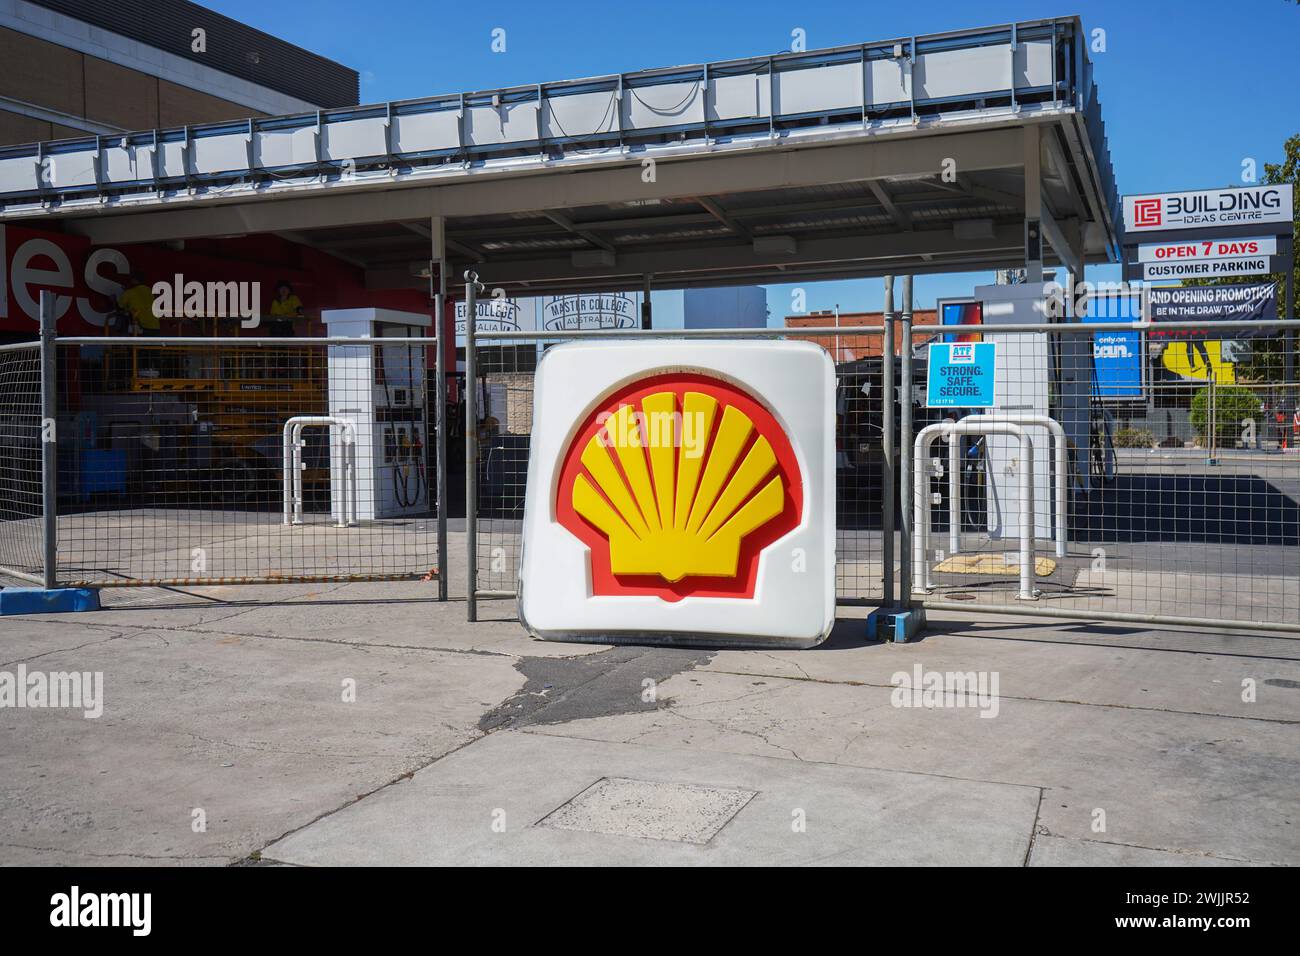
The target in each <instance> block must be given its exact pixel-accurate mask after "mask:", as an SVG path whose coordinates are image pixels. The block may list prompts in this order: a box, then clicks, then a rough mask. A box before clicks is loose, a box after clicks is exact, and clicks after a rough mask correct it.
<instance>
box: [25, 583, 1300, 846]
mask: <svg viewBox="0 0 1300 956" xmlns="http://www.w3.org/2000/svg"><path fill="white" fill-rule="evenodd" d="M432 587H433V586H432V585H428V584H425V585H419V584H410V585H392V584H389V585H378V584H367V585H339V586H325V585H322V586H318V587H312V588H302V587H290V586H277V587H267V588H241V589H234V588H231V589H194V590H191V591H163V590H159V589H141V590H139V591H118V592H112V593H110V592H105V593H106V595H108V596H110V597H111V598H112V599H113V600H114V602H115V606H113V607H112V608H110V609H109V610H105V611H102V612H99V613H97V614H81V615H45V616H33V617H22V618H13V617H11V618H6V619H4V620H3V621H0V671H14V670H15V669H16V667H17V666H18V665H19V664H20V663H21V664H23V665H24V666H25V667H26V668H27V669H28V671H32V670H46V671H59V670H73V669H76V670H82V671H102V672H103V674H104V712H103V716H102V717H100V718H98V719H87V718H85V717H83V716H82V713H81V712H80V711H74V710H71V709H65V710H58V709H27V708H23V709H15V708H7V707H6V708H0V781H3V782H0V863H5V864H18V863H55V864H57V863H88V864H94V863H117V862H121V863H158V864H208V865H211V864H223V863H232V862H238V861H248V860H264V861H280V862H286V863H291V864H295V863H298V864H354V863H448V862H474V863H547V862H573V863H585V862H608V863H640V864H656V863H724V862H725V863H798V864H815V863H843V862H859V863H891V862H897V863H982V864H998V865H1024V864H1029V865H1060V864H1083V865H1094V864H1097V865H1107V864H1129V863H1155V864H1169V865H1185V864H1207V865H1210V864H1230V865H1231V864H1241V863H1258V864H1295V863H1298V862H1300V834H1298V830H1300V820H1297V819H1296V808H1297V807H1298V806H1300V799H1298V798H1300V747H1298V746H1297V743H1296V741H1297V740H1298V739H1300V734H1297V730H1298V729H1300V727H1298V726H1297V725H1300V644H1297V642H1296V640H1295V639H1294V638H1290V637H1285V636H1261V635H1249V634H1236V635H1233V634H1222V633H1213V632H1197V631H1189V630H1159V629H1149V628H1142V627H1126V626H1117V625H1113V624H1112V625H1097V624H1074V623H1070V622H1062V621H1052V622H1046V623H1040V622H1035V621H1028V620H1025V619H1014V618H1007V617H1002V618H995V617H990V616H989V615H987V614H970V615H965V614H951V615H943V616H941V615H937V614H935V615H932V620H933V622H934V625H935V626H934V629H933V630H932V631H931V632H930V633H928V634H927V635H926V637H925V639H924V640H922V641H920V642H919V643H915V644H911V645H890V644H870V645H868V644H864V643H863V641H862V639H861V620H860V619H859V618H857V617H856V616H855V617H854V618H846V619H844V620H842V621H841V622H840V624H839V625H838V626H837V629H836V632H835V634H834V635H833V636H832V639H831V640H830V641H829V642H828V643H827V644H826V645H824V646H823V647H822V648H819V649H816V650H812V651H802V652H799V651H774V652H756V651H723V652H709V651H692V650H682V649H650V648H626V647H624V648H606V647H601V646H597V645H581V646H578V645H563V644H547V643H542V642H538V641H534V640H532V639H530V638H528V637H527V635H526V634H524V633H523V632H522V630H521V629H520V628H519V626H518V625H517V623H515V622H513V620H511V611H512V607H511V606H510V605H508V604H506V603H502V602H484V604H483V605H482V608H483V612H484V617H486V618H490V619H491V620H488V621H486V622H484V623H480V624H475V625H469V624H466V623H465V622H464V605H463V603H462V602H461V601H459V600H455V601H452V602H450V603H448V604H445V605H440V604H438V603H436V602H432V601H428V600H426V599H425V597H426V596H427V595H428V594H430V593H432ZM232 599H233V601H234V603H232ZM252 599H256V600H252ZM918 666H919V668H920V673H922V674H931V673H938V674H945V673H956V674H967V673H969V674H971V675H972V677H974V676H977V675H983V676H984V677H986V678H987V677H991V676H992V675H996V679H997V688H996V689H997V698H996V700H995V701H993V700H990V699H982V700H981V699H978V698H977V695H976V694H975V692H974V688H975V686H976V685H975V684H971V692H970V693H965V692H963V694H962V695H950V697H949V698H947V699H946V700H945V699H941V700H940V703H947V704H949V705H950V706H942V707H916V706H896V704H898V703H900V702H903V701H901V700H900V698H899V696H898V694H897V693H896V688H895V686H894V676H895V675H896V674H898V673H906V674H909V675H911V674H913V673H914V672H915V669H916V668H917V667H918ZM349 688H351V691H350V693H351V697H350V698H349ZM1252 691H1253V699H1251V697H1252ZM910 699H911V698H909V700H910ZM958 699H960V700H961V701H962V703H963V706H955V705H956V703H957V701H958ZM918 702H919V698H918ZM985 705H987V706H985ZM994 712H995V713H996V716H991V714H992V713H994ZM200 820H201V822H202V826H201V827H200V826H199V822H200Z"/></svg>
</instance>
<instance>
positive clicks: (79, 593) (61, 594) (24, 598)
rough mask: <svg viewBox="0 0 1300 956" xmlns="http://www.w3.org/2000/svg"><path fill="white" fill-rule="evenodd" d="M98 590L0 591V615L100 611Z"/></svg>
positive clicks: (17, 589) (13, 589) (34, 589)
mask: <svg viewBox="0 0 1300 956" xmlns="http://www.w3.org/2000/svg"><path fill="white" fill-rule="evenodd" d="M98 610H99V590H98V589H97V588H50V589H49V590H48V591H47V590H45V589H44V588H4V589H3V590H0V615H4V614H62V613H64V612H66V611H98Z"/></svg>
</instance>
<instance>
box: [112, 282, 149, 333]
mask: <svg viewBox="0 0 1300 956" xmlns="http://www.w3.org/2000/svg"><path fill="white" fill-rule="evenodd" d="M117 304H118V305H120V306H121V307H122V308H124V309H126V311H128V312H130V313H131V318H133V319H134V320H135V324H136V325H138V326H140V328H142V329H158V328H159V325H158V316H156V315H155V314H154V311H153V289H151V288H149V286H147V285H135V286H132V287H131V288H129V289H127V290H126V291H125V292H123V293H122V294H121V295H119V296H118V297H117Z"/></svg>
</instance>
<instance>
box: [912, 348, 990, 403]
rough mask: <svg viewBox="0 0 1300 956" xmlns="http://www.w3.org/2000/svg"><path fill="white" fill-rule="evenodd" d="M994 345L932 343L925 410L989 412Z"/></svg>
mask: <svg viewBox="0 0 1300 956" xmlns="http://www.w3.org/2000/svg"><path fill="white" fill-rule="evenodd" d="M997 355H998V347H997V343H995V342H951V343H934V344H932V345H931V346H930V355H929V362H928V363H927V365H926V388H925V404H926V407H927V408H992V407H993V405H994V387H993V386H994V380H995V371H996V367H997Z"/></svg>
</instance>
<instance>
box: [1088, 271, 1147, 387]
mask: <svg viewBox="0 0 1300 956" xmlns="http://www.w3.org/2000/svg"><path fill="white" fill-rule="evenodd" d="M1086 309H1087V311H1086V312H1085V313H1084V315H1083V316H1082V320H1083V321H1084V322H1136V321H1139V320H1141V318H1142V298H1141V293H1140V292H1100V293H1098V294H1096V295H1094V296H1092V297H1090V298H1089V299H1088V304H1087V306H1086ZM1142 344H1143V340H1142V333H1141V332H1139V331H1136V330H1132V329H1125V330H1123V331H1118V332H1098V333H1096V334H1095V335H1093V337H1092V368H1093V382H1094V387H1095V390H1096V394H1097V396H1098V397H1099V398H1102V399H1111V400H1117V399H1133V398H1141V397H1142V394H1143V393H1142V373H1143V369H1144V367H1145V366H1144V363H1143V360H1142Z"/></svg>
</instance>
